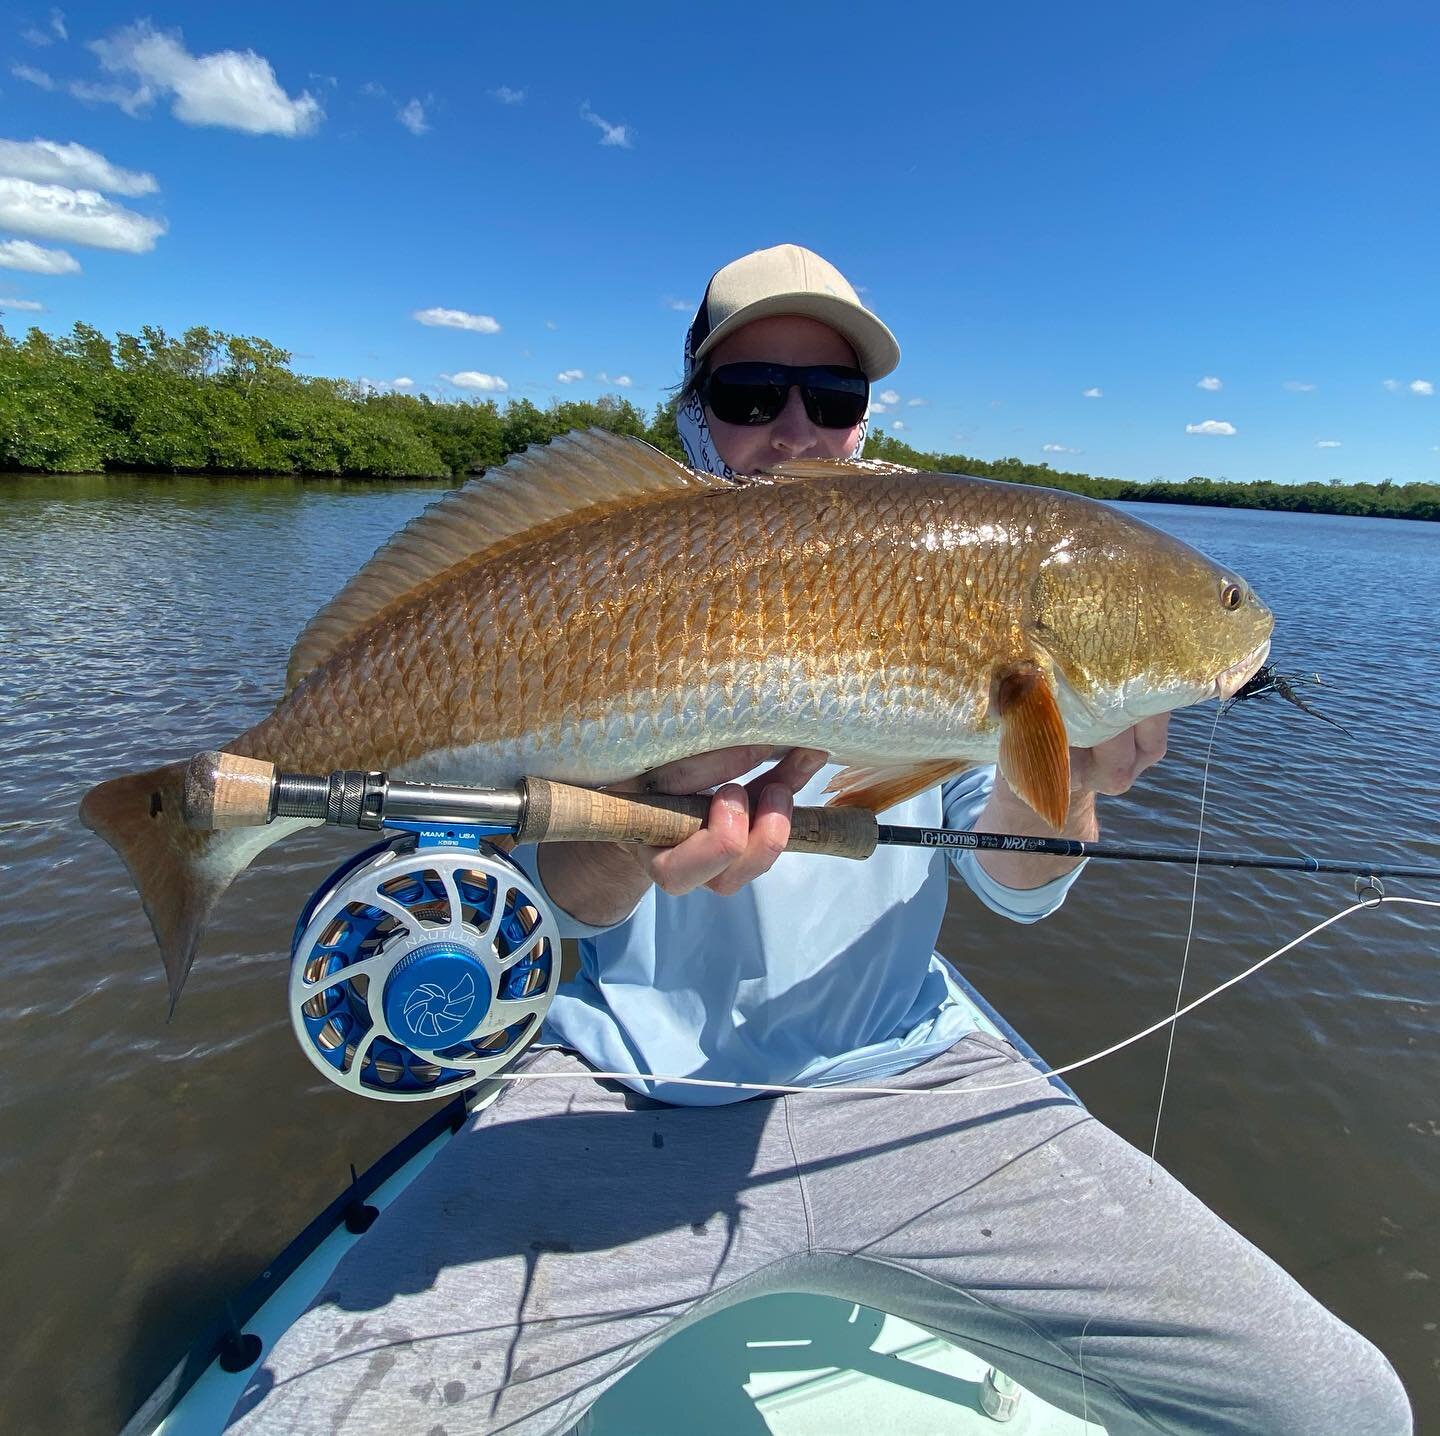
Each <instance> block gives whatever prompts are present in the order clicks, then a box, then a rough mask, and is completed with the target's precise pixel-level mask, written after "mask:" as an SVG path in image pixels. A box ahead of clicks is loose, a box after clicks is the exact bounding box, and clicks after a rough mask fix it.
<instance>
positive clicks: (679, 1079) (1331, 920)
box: [496, 885, 1440, 1097]
mask: <svg viewBox="0 0 1440 1436" xmlns="http://www.w3.org/2000/svg"><path fill="white" fill-rule="evenodd" d="M1371 891H1374V892H1376V893H1377V896H1373V897H1371V896H1364V897H1361V898H1360V899H1359V900H1358V901H1357V902H1354V903H1351V905H1350V906H1349V907H1347V908H1342V909H1341V910H1340V911H1339V912H1337V913H1333V914H1332V915H1331V916H1330V917H1327V918H1326V919H1325V920H1324V921H1323V922H1318V923H1316V924H1315V926H1314V927H1312V928H1310V929H1309V931H1307V932H1302V933H1301V934H1300V936H1299V937H1297V938H1293V939H1292V940H1291V941H1290V942H1287V943H1286V944H1285V946H1284V947H1279V948H1276V949H1275V951H1274V952H1272V953H1271V954H1270V955H1269V956H1268V957H1262V958H1261V959H1260V960H1259V961H1258V962H1255V963H1252V964H1251V965H1250V966H1249V967H1247V968H1246V969H1245V971H1244V972H1240V973H1237V974H1236V975H1235V976H1234V977H1231V978H1228V979H1227V980H1226V981H1224V982H1222V983H1221V984H1220V985H1219V986H1218V987H1212V988H1211V989H1210V991H1209V992H1207V993H1205V994H1204V995H1203V996H1202V997H1197V998H1196V999H1195V1000H1194V1001H1193V1002H1190V1003H1187V1004H1186V1005H1185V1006H1184V1007H1182V1008H1181V1009H1180V1010H1179V1011H1178V1012H1175V1013H1173V1014H1171V1016H1169V1017H1162V1018H1161V1019H1160V1020H1159V1021H1158V1022H1153V1023H1151V1024H1150V1026H1149V1027H1147V1028H1145V1029H1144V1030H1143V1031H1141V1032H1136V1033H1133V1034H1132V1035H1131V1036H1129V1037H1126V1038H1124V1039H1123V1040H1122V1041H1120V1042H1115V1043H1112V1044H1111V1045H1110V1046H1109V1047H1106V1048H1104V1049H1103V1050H1101V1051H1099V1052H1092V1053H1091V1054H1090V1056H1088V1057H1082V1058H1080V1059H1079V1061H1077V1062H1069V1063H1067V1064H1066V1065H1065V1066H1063V1067H1052V1068H1050V1069H1049V1070H1048V1071H1046V1072H1040V1071H1036V1072H1034V1073H1032V1074H1031V1075H1030V1076H1028V1077H1020V1078H1016V1079H1015V1080H1013V1081H1009V1082H993V1083H991V1084H989V1085H988V1086H985V1087H964V1088H956V1089H952V1088H947V1087H842V1086H833V1087H831V1086H819V1085H815V1084H811V1085H810V1086H808V1087H799V1086H786V1085H784V1084H782V1083H778V1082H723V1081H720V1080H718V1079H716V1078H713V1077H683V1076H679V1075H674V1074H668V1073H663V1072H506V1073H503V1074H502V1075H500V1076H499V1077H497V1078H496V1080H497V1081H500V1082H545V1081H551V1080H557V1079H558V1080H568V1081H576V1080H577V1079H578V1080H582V1081H584V1080H588V1081H595V1082H601V1081H611V1082H623V1083H632V1082H635V1081H637V1080H638V1081H642V1082H666V1083H670V1082H673V1083H675V1084H676V1085H678V1086H684V1087H712V1088H723V1089H725V1090H727V1091H731V1092H784V1093H793V1094H796V1095H799V1094H802V1093H809V1094H812V1095H831V1094H833V1095H835V1096H840V1095H850V1096H856V1097H966V1096H969V1095H971V1094H972V1093H976V1092H1002V1091H1004V1090H1005V1089H1007V1088H1010V1087H1024V1086H1027V1085H1028V1084H1029V1083H1031V1082H1047V1081H1049V1079H1050V1078H1051V1077H1064V1076H1066V1075H1068V1074H1069V1073H1071V1072H1078V1071H1079V1070H1080V1069H1081V1068H1082V1067H1089V1066H1090V1065H1091V1064H1092V1063H1094V1062H1099V1061H1101V1060H1102V1059H1103V1058H1105V1057H1111V1056H1113V1055H1114V1054H1115V1053H1116V1052H1119V1051H1121V1050H1123V1049H1124V1048H1126V1047H1129V1046H1132V1045H1133V1044H1134V1043H1136V1042H1140V1041H1142V1040H1143V1039H1144V1038H1146V1037H1149V1036H1150V1035H1151V1034H1152V1033H1155V1032H1159V1031H1160V1029H1161V1028H1162V1027H1169V1026H1171V1025H1173V1024H1174V1023H1176V1022H1178V1021H1179V1020H1180V1018H1182V1017H1188V1016H1189V1014H1190V1013H1192V1012H1194V1011H1195V1009H1196V1008H1197V1007H1201V1006H1203V1005H1204V1004H1205V1003H1207V1002H1209V1001H1210V999H1211V998H1213V997H1219V995H1220V994H1221V993H1222V992H1224V991H1226V989H1228V988H1231V987H1234V986H1235V985H1236V983H1239V982H1244V981H1245V979H1246V978H1248V977H1252V976H1253V975H1254V974H1255V973H1257V972H1259V971H1260V969H1261V968H1262V967H1265V966H1266V965H1267V964H1268V963H1271V962H1274V961H1275V959H1276V958H1277V957H1283V956H1284V955H1285V954H1286V953H1287V952H1290V951H1291V950H1292V949H1294V948H1297V947H1299V946H1300V944H1301V943H1303V942H1308V941H1309V940H1310V939H1311V938H1312V937H1314V936H1315V935H1316V934H1317V933H1321V932H1323V931H1324V930H1325V929H1326V928H1327V927H1331V926H1333V925H1334V924H1335V923H1337V922H1341V921H1343V920H1344V919H1345V918H1347V917H1350V916H1351V915H1352V914H1353V913H1357V912H1359V911H1360V910H1361V909H1362V908H1378V907H1381V906H1383V905H1384V904H1385V903H1405V904H1408V905H1410V906H1413V907H1433V908H1440V901H1435V900H1432V899H1430V898H1412V897H1388V896H1386V895H1385V894H1384V893H1383V892H1379V889H1378V885H1376V887H1375V888H1373V889H1371Z"/></svg>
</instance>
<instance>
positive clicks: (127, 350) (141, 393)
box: [0, 324, 1440, 519]
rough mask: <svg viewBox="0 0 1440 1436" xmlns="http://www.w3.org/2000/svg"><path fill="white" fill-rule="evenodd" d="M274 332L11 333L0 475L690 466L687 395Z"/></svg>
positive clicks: (885, 444) (889, 444) (1129, 494)
mask: <svg viewBox="0 0 1440 1436" xmlns="http://www.w3.org/2000/svg"><path fill="white" fill-rule="evenodd" d="M291 358H292V356H291V355H290V354H289V352H287V351H286V350H284V349H281V348H280V347H279V346H277V345H275V344H272V343H270V342H269V341H268V340H265V339H260V338H256V337H254V336H248V337H242V336H239V335H232V334H223V333H221V332H219V331H218V330H213V329H207V328H204V327H203V326H196V327H193V328H190V329H187V330H186V331H185V332H184V333H183V334H181V335H180V336H179V337H174V336H171V335H169V334H167V333H166V332H165V331H164V330H163V329H159V328H156V327H153V326H150V325H146V326H145V327H144V328H142V329H141V331H140V333H139V334H138V335H135V334H123V333H122V334H117V335H116V336H115V338H114V339H113V340H111V339H108V338H107V337H106V336H105V335H104V334H102V333H101V332H100V331H99V330H98V329H95V328H93V327H92V326H90V325H88V324H76V325H75V327H74V328H73V329H72V330H71V332H70V333H69V334H67V335H63V336H60V337H53V336H51V335H49V334H47V333H45V332H44V331H43V330H40V329H35V328H32V329H31V330H30V331H29V332H28V333H27V334H26V335H25V337H24V338H23V339H17V338H15V337H13V336H12V335H10V334H9V333H7V332H6V331H5V329H4V328H3V326H0V469H23V470H38V471H41V472H47V473H86V472H96V471H100V470H105V469H117V470H140V471H151V472H163V473H179V472H209V473H229V474H260V473H264V474H302V475H303V474H315V475H348V476H363V477H374V478H439V479H444V478H460V477H463V476H464V475H466V474H471V473H477V472H480V471H482V470H484V469H486V468H488V467H490V466H491V465H493V464H499V463H503V462H504V460H505V459H506V458H507V457H508V456H509V455H511V454H513V453H517V452H518V451H519V450H521V449H523V448H525V447H526V446H527V445H529V444H534V443H542V442H544V441H546V440H548V439H551V438H554V437H555V436H556V435H557V434H563V433H567V432H569V431H570V430H572V429H585V428H603V429H608V430H610V431H611V432H613V433H618V434H630V435H634V436H636V437H638V438H642V439H645V440H648V441H649V442H650V443H652V444H654V445H655V446H656V447H657V448H659V449H662V450H663V451H664V452H666V453H668V454H670V455H671V456H672V457H674V458H677V459H681V460H682V461H683V458H684V453H683V450H682V449H681V447H680V441H679V436H678V434H677V432H676V429H675V401H674V399H673V398H672V399H670V400H668V401H667V402H665V403H662V404H660V405H659V406H657V408H656V409H655V410H654V412H653V413H652V414H650V415H648V416H647V415H646V414H645V413H644V411H643V410H641V409H639V408H638V407H637V406H636V405H634V404H632V403H631V402H630V401H629V400H628V399H624V398H621V397H619V396H616V395H608V394H607V395H604V396H602V397H601V398H599V399H597V400H594V401H593V402H590V401H581V402H556V403H552V404H550V405H549V406H548V407H546V408H543V409H542V408H540V407H539V406H537V405H536V404H534V403H532V402H531V401H530V400H529V399H511V400H509V401H508V402H507V403H505V404H504V405H503V406H502V405H500V404H497V403H496V402H495V401H494V400H493V399H475V400H469V399H456V400H446V401H436V400H434V399H431V398H430V397H429V396H428V395H424V394H397V393H382V392H379V391H377V390H375V389H373V388H371V387H369V386H367V385H363V384H356V383H351V382H350V381H348V380H344V379H325V378H316V377H311V376H307V375H302V374H297V373H295V371H294V370H293V369H292V368H291ZM865 454H866V457H867V458H879V459H889V460H891V461H893V462H897V463H905V464H913V465H914V466H915V467H917V468H921V469H932V470H940V471H943V472H951V473H966V474H976V475H979V476H981V477H984V478H994V479H1004V480H1007V481H1009V482H1011V483H1022V484H1041V485H1045V486H1047V487H1050V488H1061V489H1070V490H1072V491H1074V492H1077V493H1083V494H1089V495H1091V496H1092V497H1095V498H1103V499H1140V500H1148V501H1151V502H1161V503H1187V504H1215V505H1221V506H1227V507H1241V508H1268V509H1289V510H1293V511H1297V512H1303V513H1332V514H1373V515H1383V516H1386V517H1390V518H1413V519H1440V485H1436V484H1425V483H1412V484H1394V483H1392V482H1391V481H1390V480H1389V479H1386V480H1384V481H1382V482H1380V483H1378V484H1344V483H1341V482H1340V481H1339V480H1331V481H1330V482H1329V483H1307V484H1276V483H1270V482H1266V481H1262V482H1255V483H1235V482H1231V481H1229V480H1224V479H1220V480H1216V479H1207V478H1202V477H1199V476H1197V477H1195V478H1191V479H1189V480H1187V481H1186V482H1184V483H1170V482H1166V481H1163V480H1159V479H1157V480H1154V481H1153V482H1150V483H1135V482H1130V481H1127V480H1123V479H1107V478H1096V477H1093V476H1091V475H1089V474H1079V473H1067V472H1065V471H1062V470H1057V469H1052V468H1051V467H1050V465H1049V464H1029V463H1025V462H1024V461H1023V460H1020V459H1014V458H1011V459H997V460H993V461H991V460H984V459H975V458H971V457H969V456H968V455H964V454H938V453H921V452H920V451H918V450H915V449H912V448H911V447H910V446H909V445H907V444H904V443H902V442H901V441H900V440H898V439H896V438H894V437H892V436H889V435H887V434H885V432H884V431H883V430H877V431H876V432H874V433H873V434H871V436H870V438H869V439H868V441H867V443H866V447H865Z"/></svg>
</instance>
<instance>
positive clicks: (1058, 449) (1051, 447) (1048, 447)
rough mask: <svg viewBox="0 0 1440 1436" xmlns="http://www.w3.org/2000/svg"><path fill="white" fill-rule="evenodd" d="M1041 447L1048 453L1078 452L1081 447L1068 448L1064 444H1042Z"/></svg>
mask: <svg viewBox="0 0 1440 1436" xmlns="http://www.w3.org/2000/svg"><path fill="white" fill-rule="evenodd" d="M1040 448H1041V449H1042V451H1043V452H1045V453H1047V454H1078V453H1079V452H1080V450H1079V449H1067V448H1066V447H1065V445H1064V444H1041V445H1040Z"/></svg>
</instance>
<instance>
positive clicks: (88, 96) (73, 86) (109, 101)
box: [69, 80, 155, 120]
mask: <svg viewBox="0 0 1440 1436" xmlns="http://www.w3.org/2000/svg"><path fill="white" fill-rule="evenodd" d="M69 88H70V93H71V94H72V95H74V96H75V98H76V99H77V100H84V101H85V102H86V104H95V105H118V106H119V107H120V109H121V110H123V111H124V112H125V113H126V114H127V115H129V116H130V118H131V119H132V120H134V119H138V118H139V116H140V114H141V113H142V111H144V110H145V108H146V107H147V106H148V105H150V104H151V102H152V101H153V100H154V99H155V92H154V91H153V90H152V89H151V88H150V87H149V86H148V85H137V86H136V87H135V88H134V89H133V90H127V89H126V88H125V86H124V85H96V84H92V83H91V82H90V81H89V80H71V82H70V86H69Z"/></svg>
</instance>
